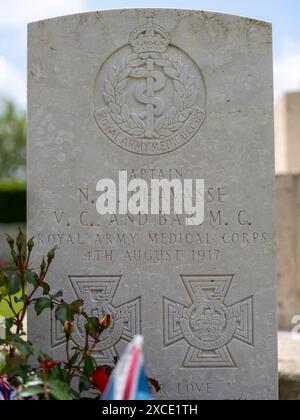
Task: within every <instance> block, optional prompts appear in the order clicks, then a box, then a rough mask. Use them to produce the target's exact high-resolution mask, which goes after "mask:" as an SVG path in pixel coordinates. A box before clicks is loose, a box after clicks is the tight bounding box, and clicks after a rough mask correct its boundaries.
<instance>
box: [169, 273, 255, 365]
mask: <svg viewBox="0 0 300 420" xmlns="http://www.w3.org/2000/svg"><path fill="white" fill-rule="evenodd" d="M233 278H234V276H232V275H230V276H226V275H224V276H223V275H222V276H213V275H208V276H202V275H199V276H197V275H195V276H185V275H183V276H181V279H182V282H183V284H184V287H185V289H186V291H187V293H188V295H189V297H190V300H191V305H190V306H184V305H182V304H180V303H176V302H174V301H171V300H169V299H167V298H163V311H164V346H165V347H169V346H172V345H175V344H176V343H178V342H180V341H183V340H184V341H185V342H186V344H187V345H188V346H189V349H188V352H187V354H186V357H185V360H184V361H183V367H186V368H230V367H236V363H235V361H234V359H233V356H232V355H231V352H230V349H229V346H230V343H231V342H232V341H233V340H237V341H240V342H241V343H244V344H247V345H249V346H253V344H254V337H253V297H252V296H251V297H248V298H246V299H244V300H242V301H240V302H237V303H234V304H228V303H227V299H228V300H229V296H228V295H229V289H230V286H231V283H232V280H233ZM229 301H230V300H229Z"/></svg>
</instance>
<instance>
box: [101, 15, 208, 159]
mask: <svg viewBox="0 0 300 420" xmlns="http://www.w3.org/2000/svg"><path fill="white" fill-rule="evenodd" d="M205 103H206V88H205V83H204V79H203V76H202V73H201V71H200V69H199V68H198V66H197V64H196V63H195V62H194V60H193V59H192V58H191V57H189V56H188V54H186V53H185V52H183V51H182V50H181V49H180V48H178V47H175V46H174V45H172V44H171V39H170V35H169V33H168V32H167V31H166V30H165V29H164V28H163V27H161V26H159V25H157V24H155V23H154V22H153V18H152V17H149V18H148V19H147V22H146V23H145V24H144V25H142V26H140V27H138V28H136V29H135V30H134V31H133V32H132V33H131V34H130V35H129V44H128V45H127V46H125V47H123V48H121V49H119V50H118V51H117V52H116V53H114V54H113V55H112V56H111V57H110V58H109V59H108V60H107V61H106V62H105V63H104V65H103V66H102V67H101V69H100V72H99V74H98V76H97V79H96V87H95V118H96V121H97V124H98V126H99V127H100V129H101V130H102V132H103V133H104V134H105V135H106V136H107V137H108V138H109V139H110V140H112V141H113V142H114V143H115V144H117V145H118V146H120V147H121V148H123V149H125V150H127V151H129V152H133V153H136V154H142V155H160V154H165V153H169V152H171V151H173V150H176V149H178V148H179V147H181V146H183V145H184V144H186V143H187V142H188V141H190V140H191V139H192V138H193V137H194V136H195V134H196V133H197V132H198V131H199V129H200V128H201V126H202V124H203V122H204V120H205V118H206V110H205Z"/></svg>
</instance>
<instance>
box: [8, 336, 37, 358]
mask: <svg viewBox="0 0 300 420" xmlns="http://www.w3.org/2000/svg"><path fill="white" fill-rule="evenodd" d="M9 342H10V345H11V346H12V347H15V348H16V349H17V350H18V351H19V353H20V355H21V356H22V357H24V358H25V359H27V358H28V357H29V356H31V355H32V354H33V347H32V344H31V343H29V342H27V341H24V340H22V338H20V337H19V336H18V335H11V337H10V339H9Z"/></svg>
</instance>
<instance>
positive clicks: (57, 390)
mask: <svg viewBox="0 0 300 420" xmlns="http://www.w3.org/2000/svg"><path fill="white" fill-rule="evenodd" d="M48 387H49V392H50V394H51V395H52V396H53V397H54V398H55V399H56V400H57V401H71V400H72V397H71V394H70V390H69V387H68V385H67V384H65V383H64V382H61V381H56V380H54V381H53V380H49V383H48Z"/></svg>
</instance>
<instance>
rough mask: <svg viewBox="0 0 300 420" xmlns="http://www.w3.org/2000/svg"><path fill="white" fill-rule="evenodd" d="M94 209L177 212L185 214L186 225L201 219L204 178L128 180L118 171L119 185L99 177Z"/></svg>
mask: <svg viewBox="0 0 300 420" xmlns="http://www.w3.org/2000/svg"><path fill="white" fill-rule="evenodd" d="M96 190H97V192H100V196H99V197H98V199H97V201H96V210H97V212H98V213H99V214H100V215H101V216H104V215H107V214H110V215H116V214H120V215H126V214H132V215H135V216H136V215H139V214H144V215H148V214H153V215H159V214H168V215H170V214H177V215H183V214H184V215H185V216H186V218H185V224H186V225H187V226H199V225H201V224H202V223H203V221H204V180H203V179H196V180H192V179H185V180H181V179H173V180H168V179H152V180H151V181H150V185H149V184H148V182H147V181H146V180H144V179H133V180H131V181H130V182H128V173H127V171H120V172H119V182H118V187H117V184H116V182H115V181H114V180H112V179H100V180H99V181H98V183H97V185H96Z"/></svg>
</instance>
